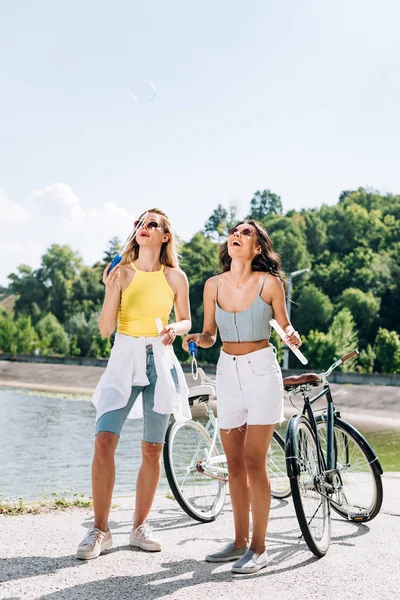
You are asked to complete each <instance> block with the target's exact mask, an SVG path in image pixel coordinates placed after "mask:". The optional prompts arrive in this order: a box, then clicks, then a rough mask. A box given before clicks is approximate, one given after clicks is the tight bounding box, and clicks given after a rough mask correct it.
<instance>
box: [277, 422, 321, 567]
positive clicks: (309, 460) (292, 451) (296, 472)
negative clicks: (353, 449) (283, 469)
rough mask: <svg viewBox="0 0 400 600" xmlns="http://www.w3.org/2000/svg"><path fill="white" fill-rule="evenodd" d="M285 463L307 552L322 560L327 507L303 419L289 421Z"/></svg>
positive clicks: (312, 444) (309, 432)
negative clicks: (308, 549)
mask: <svg viewBox="0 0 400 600" xmlns="http://www.w3.org/2000/svg"><path fill="white" fill-rule="evenodd" d="M286 460H287V465H288V474H289V476H290V485H291V488H292V496H293V503H294V508H295V511H296V515H297V520H298V522H299V525H300V529H301V532H302V534H303V537H304V540H305V542H306V543H307V545H308V547H309V548H310V550H311V552H313V553H314V554H315V555H316V556H318V557H322V556H324V555H325V554H326V552H327V550H328V548H329V544H330V540H331V518H330V517H331V515H330V503H329V499H328V497H327V496H326V486H325V473H324V472H322V471H321V469H320V467H319V462H318V448H317V442H316V438H315V435H314V432H313V431H312V429H311V426H310V424H309V422H308V420H307V419H306V418H305V417H304V416H300V417H299V416H295V417H292V418H291V420H290V421H289V425H288V430H287V434H286Z"/></svg>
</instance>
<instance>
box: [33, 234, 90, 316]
mask: <svg viewBox="0 0 400 600" xmlns="http://www.w3.org/2000/svg"><path fill="white" fill-rule="evenodd" d="M82 267H83V263H82V259H81V258H80V256H79V255H78V253H76V252H74V251H73V250H72V248H70V247H69V246H60V245H59V244H53V245H52V246H50V248H49V249H48V250H47V252H46V253H45V254H44V255H43V256H42V262H41V268H40V270H39V271H40V278H41V280H42V281H43V282H44V284H45V285H46V287H47V288H48V311H49V312H51V313H53V315H55V316H56V317H57V319H58V320H59V321H60V323H64V322H65V321H66V320H67V319H68V318H69V317H70V316H72V314H73V294H72V286H73V283H74V281H75V280H76V279H77V278H78V276H79V274H80V271H81V269H82Z"/></svg>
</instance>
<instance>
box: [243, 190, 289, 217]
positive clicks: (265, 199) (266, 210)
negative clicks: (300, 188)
mask: <svg viewBox="0 0 400 600" xmlns="http://www.w3.org/2000/svg"><path fill="white" fill-rule="evenodd" d="M282 210H283V207H282V202H281V198H280V196H278V195H277V194H274V193H272V192H271V190H263V191H262V192H260V191H257V192H256V193H255V194H254V195H253V197H252V199H251V200H250V212H249V214H248V215H247V217H246V218H247V219H256V220H257V221H262V220H263V219H265V217H269V216H270V215H280V214H282Z"/></svg>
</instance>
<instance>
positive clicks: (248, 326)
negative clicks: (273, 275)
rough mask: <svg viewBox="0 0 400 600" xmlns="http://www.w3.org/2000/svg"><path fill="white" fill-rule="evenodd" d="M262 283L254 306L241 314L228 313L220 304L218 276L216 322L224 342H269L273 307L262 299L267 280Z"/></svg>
mask: <svg viewBox="0 0 400 600" xmlns="http://www.w3.org/2000/svg"><path fill="white" fill-rule="evenodd" d="M267 275H268V273H266V274H265V277H264V279H263V280H262V282H261V287H260V290H259V292H258V294H257V296H256V297H255V299H254V302H253V304H252V305H251V306H250V308H248V309H247V310H242V311H240V312H228V311H227V310H223V309H222V308H221V307H220V306H219V304H218V275H217V291H216V297H215V321H216V323H217V326H218V329H219V334H220V336H221V340H222V341H223V342H257V341H258V340H265V339H267V340H269V337H270V335H271V326H270V324H269V321H270V319H272V316H273V311H272V306H271V305H270V304H267V303H266V302H264V300H263V299H262V298H261V290H262V289H263V285H264V281H265V278H266V277H267Z"/></svg>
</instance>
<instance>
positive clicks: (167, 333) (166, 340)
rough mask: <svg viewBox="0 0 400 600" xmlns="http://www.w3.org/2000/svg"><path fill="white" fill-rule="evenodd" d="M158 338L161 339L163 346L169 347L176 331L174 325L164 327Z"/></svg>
mask: <svg viewBox="0 0 400 600" xmlns="http://www.w3.org/2000/svg"><path fill="white" fill-rule="evenodd" d="M160 337H162V343H163V344H164V346H170V345H171V344H172V343H173V342H174V340H175V338H176V329H175V325H174V323H170V324H169V325H166V326H165V327H164V329H163V330H162V331H160Z"/></svg>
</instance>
